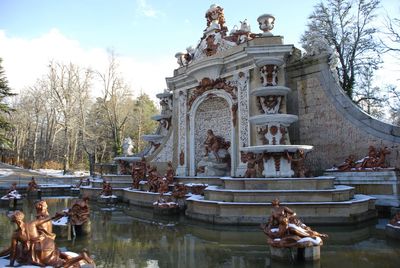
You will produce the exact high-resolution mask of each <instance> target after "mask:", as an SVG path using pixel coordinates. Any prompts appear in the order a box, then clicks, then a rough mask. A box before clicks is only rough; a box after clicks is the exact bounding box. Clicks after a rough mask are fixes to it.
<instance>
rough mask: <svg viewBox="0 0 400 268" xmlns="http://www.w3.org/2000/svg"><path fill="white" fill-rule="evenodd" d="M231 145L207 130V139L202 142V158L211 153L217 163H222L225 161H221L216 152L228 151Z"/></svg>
mask: <svg viewBox="0 0 400 268" xmlns="http://www.w3.org/2000/svg"><path fill="white" fill-rule="evenodd" d="M230 145H231V143H230V142H229V141H225V139H224V138H222V137H221V136H216V135H215V134H214V132H213V131H212V130H211V129H209V130H207V138H206V140H205V141H204V151H205V153H204V156H205V157H206V156H208V155H209V154H210V153H213V154H214V156H215V158H216V159H217V161H223V160H225V159H221V157H220V155H219V154H218V152H219V151H220V150H221V149H224V150H228V148H229V147H230Z"/></svg>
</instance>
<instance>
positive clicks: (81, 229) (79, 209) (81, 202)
mask: <svg viewBox="0 0 400 268" xmlns="http://www.w3.org/2000/svg"><path fill="white" fill-rule="evenodd" d="M65 214H66V216H68V222H69V224H71V226H72V234H73V236H76V235H77V234H78V235H79V234H82V235H85V234H88V233H89V232H90V208H89V197H87V196H84V197H83V198H82V199H78V200H76V201H75V202H74V203H73V204H72V206H71V208H70V209H69V210H68V212H66V213H65Z"/></svg>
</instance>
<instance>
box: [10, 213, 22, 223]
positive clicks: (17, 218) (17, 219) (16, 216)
mask: <svg viewBox="0 0 400 268" xmlns="http://www.w3.org/2000/svg"><path fill="white" fill-rule="evenodd" d="M24 218H25V215H24V213H23V212H22V211H19V210H16V211H15V212H14V213H13V214H12V215H11V217H10V219H11V222H15V223H17V224H18V223H20V222H22V221H23V220H24Z"/></svg>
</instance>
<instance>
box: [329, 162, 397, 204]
mask: <svg viewBox="0 0 400 268" xmlns="http://www.w3.org/2000/svg"><path fill="white" fill-rule="evenodd" d="M324 175H327V176H332V177H335V178H336V181H335V184H344V185H349V186H353V187H354V188H355V192H356V193H357V194H366V195H370V196H372V197H375V198H376V205H377V206H389V207H399V206H400V172H399V171H396V170H394V169H382V170H377V171H372V170H369V171H344V172H341V171H331V170H328V171H326V172H325V174H324Z"/></svg>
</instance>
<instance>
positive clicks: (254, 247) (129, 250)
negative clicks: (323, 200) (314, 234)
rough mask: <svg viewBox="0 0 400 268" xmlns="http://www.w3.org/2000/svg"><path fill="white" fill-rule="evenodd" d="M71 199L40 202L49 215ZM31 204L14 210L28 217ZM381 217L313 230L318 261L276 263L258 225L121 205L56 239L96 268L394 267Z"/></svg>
mask: <svg viewBox="0 0 400 268" xmlns="http://www.w3.org/2000/svg"><path fill="white" fill-rule="evenodd" d="M72 200H73V199H72V198H46V201H47V203H48V205H49V211H50V213H51V214H52V215H53V214H54V213H55V212H56V211H61V210H63V209H65V208H67V207H69V205H70V204H71V201H72ZM33 203H34V200H25V201H24V203H23V204H22V205H21V207H20V209H21V210H23V211H24V213H25V214H26V217H27V219H33V218H34V214H35V210H34V208H33ZM8 212H9V209H8V208H0V249H2V248H4V247H6V246H8V245H9V241H10V236H11V233H12V231H13V229H14V228H15V226H13V225H12V224H11V223H10V222H9V219H8V218H7V213H8ZM386 222H387V219H381V220H379V222H374V223H369V224H364V225H362V226H357V227H352V228H348V227H340V228H339V227H334V228H333V227H332V228H329V227H314V229H316V230H317V231H319V232H323V233H327V234H328V235H329V239H328V240H326V242H325V245H324V246H322V247H321V260H320V261H318V262H315V263H311V264H310V263H308V264H299V263H296V264H295V263H290V262H288V263H281V262H277V261H274V260H271V259H270V257H269V249H268V247H267V246H266V239H265V235H264V234H263V233H262V231H261V230H260V229H259V228H258V226H251V227H232V226H212V225H209V224H201V223H197V222H193V221H190V220H188V219H185V218H184V217H182V216H181V217H172V218H171V217H166V216H155V215H153V213H152V210H146V209H139V208H136V207H129V206H126V205H114V206H112V205H106V204H104V205H101V204H95V203H91V223H92V232H91V234H90V235H89V236H87V237H85V238H81V239H75V240H67V239H66V238H65V239H64V238H57V239H56V243H57V245H58V247H60V248H61V249H62V250H70V251H75V252H78V251H80V250H81V249H83V248H87V249H88V250H89V251H90V253H91V255H92V256H93V257H94V259H95V261H96V265H97V267H162V268H164V267H171V268H175V267H176V268H186V267H202V268H204V267H234V268H242V267H251V268H253V267H313V268H315V267H317V268H319V267H324V268H330V267H332V268H333V267H335V268H336V267H340V268H346V267H363V268H368V267H380V268H381V267H399V265H400V241H395V240H390V239H389V240H388V239H387V238H386V237H385V232H384V225H385V223H386Z"/></svg>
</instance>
